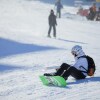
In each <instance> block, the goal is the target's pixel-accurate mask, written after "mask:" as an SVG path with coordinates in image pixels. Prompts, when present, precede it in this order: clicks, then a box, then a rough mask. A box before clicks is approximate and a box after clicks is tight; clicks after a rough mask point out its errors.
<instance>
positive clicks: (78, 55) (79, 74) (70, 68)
mask: <svg viewBox="0 0 100 100" xmlns="http://www.w3.org/2000/svg"><path fill="white" fill-rule="evenodd" d="M71 53H72V55H73V56H74V58H75V64H73V65H69V64H67V63H63V64H62V65H61V66H60V68H59V69H58V70H57V71H56V72H55V73H53V74H52V73H51V74H50V73H45V74H44V75H45V76H62V77H63V78H64V79H65V80H67V78H68V77H69V76H70V75H71V76H72V77H74V78H75V79H84V78H85V77H86V76H87V72H86V70H88V61H87V59H86V58H85V57H82V56H85V53H84V52H83V50H82V47H81V46H79V45H75V46H74V47H73V48H72V50H71Z"/></svg>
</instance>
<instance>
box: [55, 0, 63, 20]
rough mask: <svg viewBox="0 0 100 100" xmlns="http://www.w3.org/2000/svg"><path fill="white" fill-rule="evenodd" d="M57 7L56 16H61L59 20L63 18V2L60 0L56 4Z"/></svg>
mask: <svg viewBox="0 0 100 100" xmlns="http://www.w3.org/2000/svg"><path fill="white" fill-rule="evenodd" d="M55 6H56V15H59V18H61V9H62V8H63V6H62V4H61V0H58V1H57V2H56V3H55Z"/></svg>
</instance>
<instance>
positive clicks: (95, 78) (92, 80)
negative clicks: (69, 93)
mask: <svg viewBox="0 0 100 100" xmlns="http://www.w3.org/2000/svg"><path fill="white" fill-rule="evenodd" d="M89 82H100V77H90V78H86V79H82V80H76V81H75V82H68V83H67V84H68V85H75V84H80V83H89Z"/></svg>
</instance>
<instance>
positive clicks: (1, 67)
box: [0, 64, 23, 72]
mask: <svg viewBox="0 0 100 100" xmlns="http://www.w3.org/2000/svg"><path fill="white" fill-rule="evenodd" d="M19 69H23V68H22V67H18V66H12V65H3V64H0V72H4V71H14V70H19Z"/></svg>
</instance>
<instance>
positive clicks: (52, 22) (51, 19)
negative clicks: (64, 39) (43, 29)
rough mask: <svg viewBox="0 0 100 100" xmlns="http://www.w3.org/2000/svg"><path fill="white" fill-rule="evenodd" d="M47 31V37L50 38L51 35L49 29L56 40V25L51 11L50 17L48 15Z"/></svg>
mask: <svg viewBox="0 0 100 100" xmlns="http://www.w3.org/2000/svg"><path fill="white" fill-rule="evenodd" d="M48 20H49V31H48V37H51V36H50V33H51V29H52V28H53V36H54V37H55V38H56V25H57V21H56V16H55V15H54V11H53V10H51V11H50V15H49V18H48Z"/></svg>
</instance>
